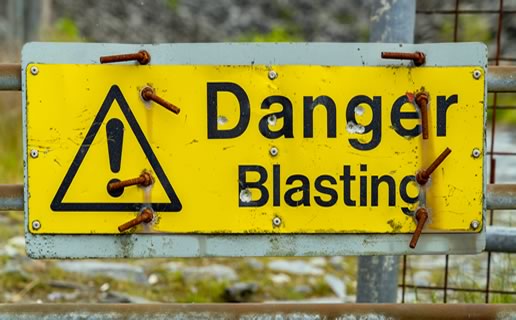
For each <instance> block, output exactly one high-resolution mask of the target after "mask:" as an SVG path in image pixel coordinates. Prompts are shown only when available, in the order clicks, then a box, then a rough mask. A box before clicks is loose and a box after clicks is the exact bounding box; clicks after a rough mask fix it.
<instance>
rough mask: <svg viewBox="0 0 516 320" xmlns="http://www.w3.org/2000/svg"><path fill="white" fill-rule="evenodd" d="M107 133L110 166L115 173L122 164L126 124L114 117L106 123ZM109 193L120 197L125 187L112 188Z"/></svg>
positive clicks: (112, 180)
mask: <svg viewBox="0 0 516 320" xmlns="http://www.w3.org/2000/svg"><path fill="white" fill-rule="evenodd" d="M106 135H107V144H108V154H109V167H110V168H111V171H112V172H113V173H118V172H119V171H120V164H121V163H122V144H123V142H124V124H123V123H122V121H120V119H117V118H113V119H111V120H109V121H108V123H107V124H106ZM118 181H120V180H118V179H116V178H115V179H111V180H110V181H109V182H108V186H109V184H110V183H112V182H118ZM107 190H108V193H109V194H110V195H111V196H112V197H120V196H121V195H122V193H124V189H123V188H121V189H117V190H110V189H109V188H107Z"/></svg>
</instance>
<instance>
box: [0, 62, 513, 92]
mask: <svg viewBox="0 0 516 320" xmlns="http://www.w3.org/2000/svg"><path fill="white" fill-rule="evenodd" d="M487 89H488V91H489V92H516V66H489V67H488V71H487ZM0 90H18V91H20V90H21V65H20V64H0Z"/></svg>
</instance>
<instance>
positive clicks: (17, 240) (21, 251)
mask: <svg viewBox="0 0 516 320" xmlns="http://www.w3.org/2000/svg"><path fill="white" fill-rule="evenodd" d="M1 251H3V252H1V254H2V255H5V256H8V257H16V256H25V238H24V237H22V236H17V237H13V238H10V239H9V240H7V244H6V245H5V246H4V247H3V248H2V250H1Z"/></svg>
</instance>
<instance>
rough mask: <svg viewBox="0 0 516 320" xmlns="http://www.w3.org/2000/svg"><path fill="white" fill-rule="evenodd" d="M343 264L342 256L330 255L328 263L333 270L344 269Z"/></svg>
mask: <svg viewBox="0 0 516 320" xmlns="http://www.w3.org/2000/svg"><path fill="white" fill-rule="evenodd" d="M343 264H344V257H341V256H336V257H331V258H330V265H331V266H332V268H334V269H335V270H342V269H344V268H343Z"/></svg>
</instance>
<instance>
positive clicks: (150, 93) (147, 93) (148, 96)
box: [142, 87, 181, 114]
mask: <svg viewBox="0 0 516 320" xmlns="http://www.w3.org/2000/svg"><path fill="white" fill-rule="evenodd" d="M142 98H143V100H145V101H154V102H156V103H157V104H159V105H161V106H163V107H165V108H167V109H168V110H170V111H172V112H173V113H175V114H179V112H180V111H181V109H179V108H178V107H176V106H175V105H173V104H172V103H170V102H168V101H165V100H163V98H160V97H158V96H157V95H156V93H154V89H152V88H151V87H145V88H143V90H142Z"/></svg>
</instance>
